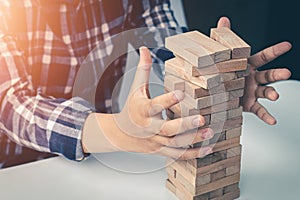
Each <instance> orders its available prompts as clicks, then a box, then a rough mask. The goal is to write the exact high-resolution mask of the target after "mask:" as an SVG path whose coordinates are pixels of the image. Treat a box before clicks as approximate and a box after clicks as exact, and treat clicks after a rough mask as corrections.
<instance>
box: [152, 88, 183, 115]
mask: <svg viewBox="0 0 300 200" xmlns="http://www.w3.org/2000/svg"><path fill="white" fill-rule="evenodd" d="M183 98H184V93H183V92H182V91H180V90H175V91H173V92H169V93H166V94H163V95H160V96H157V97H155V98H153V99H151V100H150V111H149V116H155V115H157V114H159V113H161V112H162V111H163V110H164V109H167V108H170V107H171V106H173V105H175V104H177V103H178V102H180V101H182V100H183Z"/></svg>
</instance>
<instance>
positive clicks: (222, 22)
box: [217, 17, 231, 28]
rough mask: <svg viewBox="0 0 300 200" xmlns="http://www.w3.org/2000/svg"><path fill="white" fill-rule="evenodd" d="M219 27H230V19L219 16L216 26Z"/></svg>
mask: <svg viewBox="0 0 300 200" xmlns="http://www.w3.org/2000/svg"><path fill="white" fill-rule="evenodd" d="M221 27H227V28H231V24H230V20H229V19H228V18H227V17H221V18H220V19H219V21H218V25H217V28H221Z"/></svg>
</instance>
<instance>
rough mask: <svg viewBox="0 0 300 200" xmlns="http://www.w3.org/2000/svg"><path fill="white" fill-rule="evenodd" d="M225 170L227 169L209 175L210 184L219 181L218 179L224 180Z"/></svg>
mask: <svg viewBox="0 0 300 200" xmlns="http://www.w3.org/2000/svg"><path fill="white" fill-rule="evenodd" d="M226 170H227V169H221V170H219V171H217V172H213V173H211V174H210V176H211V182H214V181H217V180H220V179H222V178H224V177H225V176H226Z"/></svg>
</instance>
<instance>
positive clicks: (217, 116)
mask: <svg viewBox="0 0 300 200" xmlns="http://www.w3.org/2000/svg"><path fill="white" fill-rule="evenodd" d="M227 112H228V111H223V112H218V113H213V114H211V123H212V124H216V123H219V122H225V121H227Z"/></svg>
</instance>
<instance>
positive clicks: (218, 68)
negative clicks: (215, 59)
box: [176, 56, 247, 77]
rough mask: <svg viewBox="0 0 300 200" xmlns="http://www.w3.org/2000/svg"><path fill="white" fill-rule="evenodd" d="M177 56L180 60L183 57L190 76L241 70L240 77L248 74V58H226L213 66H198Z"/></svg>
mask: <svg viewBox="0 0 300 200" xmlns="http://www.w3.org/2000/svg"><path fill="white" fill-rule="evenodd" d="M176 57H177V58H178V60H179V59H181V60H180V62H181V64H182V65H181V66H183V68H184V70H185V72H186V73H187V74H188V75H190V76H204V75H211V74H220V73H226V72H236V71H239V72H240V73H239V75H240V77H244V76H245V75H246V74H247V71H246V70H247V59H246V58H240V59H231V60H226V61H223V62H219V63H216V64H214V65H211V66H207V67H203V68H198V67H196V66H193V65H192V64H191V63H189V62H187V61H185V60H184V59H182V58H180V57H179V56H176Z"/></svg>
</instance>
